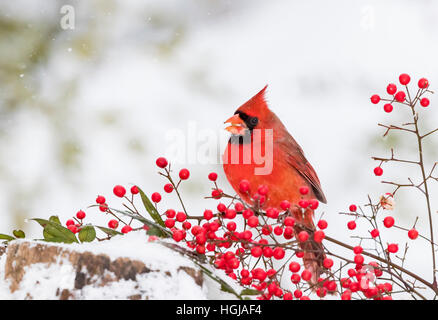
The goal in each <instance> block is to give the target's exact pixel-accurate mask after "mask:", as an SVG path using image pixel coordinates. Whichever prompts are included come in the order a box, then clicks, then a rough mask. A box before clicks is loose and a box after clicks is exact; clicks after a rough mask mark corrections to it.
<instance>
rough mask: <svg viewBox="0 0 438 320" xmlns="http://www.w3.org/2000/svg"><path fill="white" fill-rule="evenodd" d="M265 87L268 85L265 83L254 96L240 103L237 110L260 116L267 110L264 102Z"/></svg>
mask: <svg viewBox="0 0 438 320" xmlns="http://www.w3.org/2000/svg"><path fill="white" fill-rule="evenodd" d="M267 87H268V85H266V86H265V87H264V88H263V89H262V90H260V91H259V92H258V93H257V94H256V95H255V96H253V97H252V98H251V99H249V100H248V101H247V102H245V103H244V104H243V105H241V106H240V107H239V109H237V110H238V111H241V112H244V113H246V114H247V115H249V116H262V115H263V114H264V113H266V112H267V111H269V109H268V104H267V103H266V99H265V92H266V88H267Z"/></svg>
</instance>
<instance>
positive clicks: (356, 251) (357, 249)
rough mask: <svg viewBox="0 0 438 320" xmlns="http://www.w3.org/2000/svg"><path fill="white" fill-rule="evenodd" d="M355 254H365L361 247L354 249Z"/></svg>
mask: <svg viewBox="0 0 438 320" xmlns="http://www.w3.org/2000/svg"><path fill="white" fill-rule="evenodd" d="M353 252H354V253H355V254H361V253H362V252H363V248H362V247H361V246H355V247H354V248H353Z"/></svg>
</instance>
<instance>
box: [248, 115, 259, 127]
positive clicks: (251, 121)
mask: <svg viewBox="0 0 438 320" xmlns="http://www.w3.org/2000/svg"><path fill="white" fill-rule="evenodd" d="M249 122H250V124H251V126H253V127H255V126H256V125H257V124H258V123H259V118H257V117H252V118H251V119H250V120H249Z"/></svg>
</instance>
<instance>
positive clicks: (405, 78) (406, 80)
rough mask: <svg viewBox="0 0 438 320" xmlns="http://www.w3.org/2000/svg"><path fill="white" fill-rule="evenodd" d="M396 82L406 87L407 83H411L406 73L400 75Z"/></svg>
mask: <svg viewBox="0 0 438 320" xmlns="http://www.w3.org/2000/svg"><path fill="white" fill-rule="evenodd" d="M398 80H399V81H400V83H401V84H402V85H404V86H405V85H407V84H408V83H409V81H411V77H410V76H409V75H408V74H406V73H402V74H401V75H400V76H399V77H398Z"/></svg>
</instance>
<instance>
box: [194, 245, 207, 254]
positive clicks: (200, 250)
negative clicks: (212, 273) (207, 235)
mask: <svg viewBox="0 0 438 320" xmlns="http://www.w3.org/2000/svg"><path fill="white" fill-rule="evenodd" d="M196 252H197V253H199V254H204V253H205V246H204V245H198V246H196Z"/></svg>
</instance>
